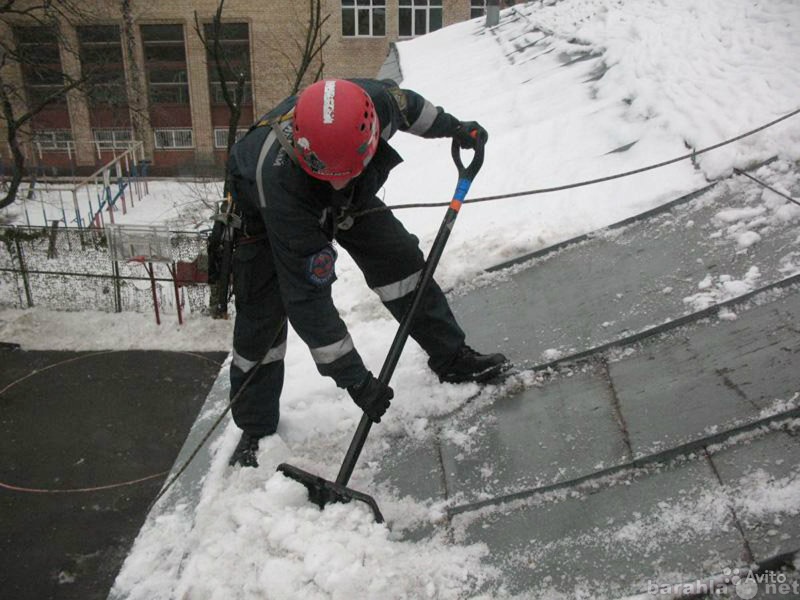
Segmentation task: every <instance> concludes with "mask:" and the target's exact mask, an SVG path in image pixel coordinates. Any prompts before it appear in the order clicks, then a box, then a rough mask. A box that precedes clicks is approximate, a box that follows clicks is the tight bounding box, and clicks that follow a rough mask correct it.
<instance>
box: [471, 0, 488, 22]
mask: <svg viewBox="0 0 800 600" xmlns="http://www.w3.org/2000/svg"><path fill="white" fill-rule="evenodd" d="M484 16H486V0H469V18H470V19H477V18H479V17H484Z"/></svg>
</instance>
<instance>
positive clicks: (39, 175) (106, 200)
mask: <svg viewBox="0 0 800 600" xmlns="http://www.w3.org/2000/svg"><path fill="white" fill-rule="evenodd" d="M103 150H104V151H107V149H105V148H103ZM68 151H74V149H72V150H70V149H69V148H68ZM100 151H101V148H100V147H98V148H97V152H98V157H100V156H101V154H100ZM113 152H114V156H113V158H112V159H111V160H109V161H108V162H107V163H105V164H104V165H103V166H102V167H100V168H99V169H97V170H96V171H95V172H94V173H92V174H91V175H89V176H87V177H84V178H82V179H79V180H77V181H76V182H71V183H69V184H65V183H64V180H63V179H53V178H50V177H45V176H44V169H43V168H41V167H39V166H34V167H33V168H32V171H31V179H30V181H29V183H28V187H27V189H23V190H22V191H21V195H20V200H21V205H22V209H23V212H24V213H25V221H26V224H27V225H29V226H32V225H50V224H52V223H53V221H61V222H63V224H64V225H65V226H67V227H69V226H77V227H79V228H81V229H83V228H90V227H93V228H98V229H101V228H103V227H105V224H106V220H107V221H108V222H109V223H111V224H113V223H114V221H115V219H114V211H115V210H120V209H121V211H122V214H123V215H124V214H126V213H127V210H128V208H129V207H133V206H134V204H135V203H136V202H138V201H140V200H141V199H142V198H143V197H144V196H146V195H147V194H149V191H150V190H149V187H148V183H147V180H146V179H145V177H146V176H147V169H148V166H149V161H147V160H145V158H144V145H143V144H142V142H130V143H128V144H127V148H126V149H124V150H122V151H120V152H119V153H118V149H116V148H115V149H113ZM70 200H71V202H70ZM31 203H38V204H39V208H40V210H41V219H40V217H39V211H33V212H31V210H30V209H31V206H30V205H31ZM70 204H71V206H70ZM40 220H41V222H39V221H40Z"/></svg>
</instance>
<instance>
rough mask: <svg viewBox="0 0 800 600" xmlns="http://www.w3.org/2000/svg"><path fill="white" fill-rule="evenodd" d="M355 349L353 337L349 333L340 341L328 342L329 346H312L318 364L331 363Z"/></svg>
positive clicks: (313, 356) (312, 352) (312, 353)
mask: <svg viewBox="0 0 800 600" xmlns="http://www.w3.org/2000/svg"><path fill="white" fill-rule="evenodd" d="M353 349H355V346H354V345H353V339H352V338H351V337H350V334H349V333H348V334H347V335H346V336H344V337H343V338H342V339H341V340H339V341H338V342H334V343H333V344H328V345H327V346H320V347H319V348H311V356H312V358H313V359H314V362H315V363H317V364H318V365H329V364H330V363H332V362H334V361H336V360H338V359H340V358H342V357H343V356H344V355H345V354H347V353H348V352H350V351H352V350H353Z"/></svg>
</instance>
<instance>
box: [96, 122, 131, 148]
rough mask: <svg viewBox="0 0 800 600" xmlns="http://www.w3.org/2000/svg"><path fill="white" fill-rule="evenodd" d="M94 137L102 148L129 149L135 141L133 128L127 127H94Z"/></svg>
mask: <svg viewBox="0 0 800 600" xmlns="http://www.w3.org/2000/svg"><path fill="white" fill-rule="evenodd" d="M92 138H93V139H94V143H95V144H96V145H97V147H98V148H100V149H101V150H127V149H128V148H130V146H131V144H133V143H134V139H133V130H132V129H130V128H127V127H99V128H96V129H92Z"/></svg>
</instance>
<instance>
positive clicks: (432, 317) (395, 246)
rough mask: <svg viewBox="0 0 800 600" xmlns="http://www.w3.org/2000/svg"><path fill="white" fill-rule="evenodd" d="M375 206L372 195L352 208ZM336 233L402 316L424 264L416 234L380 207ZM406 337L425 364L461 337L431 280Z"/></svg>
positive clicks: (454, 347) (453, 348)
mask: <svg viewBox="0 0 800 600" xmlns="http://www.w3.org/2000/svg"><path fill="white" fill-rule="evenodd" d="M380 206H384V204H383V202H381V201H380V200H379V199H378V198H372V199H371V200H370V201H368V202H365V203H364V205H362V206H359V207H358V209H359V210H365V209H369V208H377V207H380ZM336 239H337V240H338V241H339V244H340V245H341V246H342V247H343V248H344V249H345V250H347V252H348V253H349V254H350V255H351V256H352V257H353V260H354V261H355V262H356V264H357V265H358V266H359V268H360V269H361V271H362V272H363V273H364V277H365V278H366V280H367V285H369V287H370V288H372V289H373V290H374V291H375V292H376V293H377V294H378V295H379V297H380V298H381V300H382V301H383V303H384V305H385V306H386V308H388V309H389V311H390V312H391V313H392V315H393V316H394V317H395V318H396V319H397V320H398V321H400V320H402V318H403V316H405V314H406V311H407V310H408V308H409V307H410V305H411V300H412V298H413V294H411V292H413V291H414V290H415V289H416V285H417V282H418V280H419V277H420V275H421V271H422V268H423V267H424V265H425V259H424V257H423V255H422V251H421V250H420V249H419V241H418V240H417V238H416V237H414V236H413V235H411V234H410V233H408V231H406V229H405V227H403V225H402V223H400V221H399V220H397V218H395V217H394V215H393V214H392V213H391V212H390V211H382V212H373V213H370V214H367V215H364V216H361V217H358V218H357V219H356V220H355V222H354V223H353V226H352V227H351V228H350V229H348V230H346V231H343V230H340V231H339V232H338V233H337V235H336ZM411 337H412V338H414V340H416V342H417V343H418V344H419V345H420V346H422V348H423V350H425V352H427V353H428V356H429V357H430V360H429V361H428V364H429V365H430V366H431V368H433V369H434V370H436V369H437V368H438V367H440V366H442V365H443V364H445V363H446V362H448V361H449V360H450V359H451V358H452V357H453V355H454V354H455V353H456V352H457V351H458V349H459V348H460V347H461V345H462V344H463V343H464V331H463V330H462V329H461V327H459V325H458V323H457V322H456V319H455V317H454V316H453V313H452V311H451V310H450V306H449V304H448V303H447V298H445V296H444V293H443V292H442V290H441V288H440V287H439V286H438V285H437V283H436V282H435V281H432V282H431V283H430V284H429V286H428V289H427V290H426V291H425V295H424V297H423V299H422V303H421V305H420V308H419V311H418V313H417V315H416V317H415V319H414V322H413V323H412V325H411Z"/></svg>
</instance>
